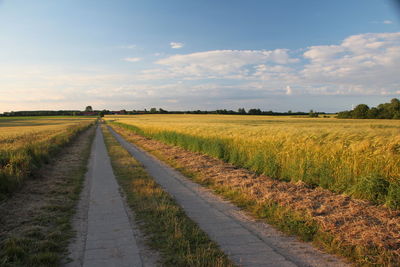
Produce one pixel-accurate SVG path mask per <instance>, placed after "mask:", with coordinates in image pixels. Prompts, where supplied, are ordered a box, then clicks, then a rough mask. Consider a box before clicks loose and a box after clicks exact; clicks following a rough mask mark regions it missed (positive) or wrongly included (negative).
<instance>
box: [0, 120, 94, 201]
mask: <svg viewBox="0 0 400 267" xmlns="http://www.w3.org/2000/svg"><path fill="white" fill-rule="evenodd" d="M93 122H94V118H84V117H82V118H75V117H13V118H0V199H2V198H4V197H5V196H6V195H7V194H10V193H11V192H12V191H13V190H15V188H17V187H18V186H19V185H20V184H21V183H22V182H23V180H24V178H26V177H27V176H29V175H30V174H31V173H32V171H34V170H35V169H37V168H39V167H40V165H41V164H42V163H43V162H47V161H48V160H49V158H50V157H51V156H52V155H53V154H54V153H55V152H57V151H58V150H59V149H60V147H62V146H63V145H65V144H67V143H68V142H69V141H70V140H71V139H72V138H73V137H75V136H76V135H77V134H78V133H79V132H81V131H82V130H83V129H86V128H87V127H88V126H89V125H90V124H92V123H93Z"/></svg>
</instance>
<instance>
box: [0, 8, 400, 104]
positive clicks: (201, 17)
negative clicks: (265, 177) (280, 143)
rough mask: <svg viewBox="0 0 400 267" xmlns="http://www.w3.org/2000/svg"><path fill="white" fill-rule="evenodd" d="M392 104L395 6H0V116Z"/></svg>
mask: <svg viewBox="0 0 400 267" xmlns="http://www.w3.org/2000/svg"><path fill="white" fill-rule="evenodd" d="M394 97H397V98H399V97H400V4H399V1H395V0H336V1H328V0H326V1H325V0H304V1H298V0H201V1H190V0H146V1H142V0H140V1H139V0H112V1H110V0H85V1H82V0H57V1H54V0H0V112H6V111H17V110H61V109H68V110H71V109H78V110H82V109H84V108H85V107H86V106H88V105H91V106H92V107H93V108H94V109H98V110H100V109H110V110H120V109H126V110H140V109H144V108H147V109H149V108H151V107H156V108H163V109H166V110H197V109H201V110H213V109H233V110H237V109H238V108H241V107H244V108H246V109H249V108H260V109H262V110H274V111H288V110H292V111H308V110H310V109H313V110H316V111H324V112H337V111H341V110H348V109H351V108H352V107H353V106H354V105H357V104H359V103H365V104H368V105H370V106H376V105H378V104H380V103H383V102H388V101H390V99H392V98H394Z"/></svg>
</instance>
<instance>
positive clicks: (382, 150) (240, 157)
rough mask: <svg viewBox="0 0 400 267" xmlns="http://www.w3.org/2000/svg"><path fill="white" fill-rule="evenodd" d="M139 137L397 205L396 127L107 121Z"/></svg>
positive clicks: (199, 119)
mask: <svg viewBox="0 0 400 267" xmlns="http://www.w3.org/2000/svg"><path fill="white" fill-rule="evenodd" d="M106 120H109V121H112V120H114V122H116V123H122V124H124V125H125V126H126V125H128V126H126V127H128V128H130V129H131V130H133V131H136V132H137V133H140V134H142V135H145V136H148V137H151V138H155V139H158V140H161V141H163V142H166V143H168V144H172V145H178V146H181V147H183V148H185V149H188V150H191V151H195V152H201V153H204V154H207V155H210V156H213V157H217V158H221V159H223V160H225V161H226V162H229V163H232V164H234V165H236V166H240V167H245V168H248V169H250V170H252V171H255V172H257V173H263V174H266V175H268V176H271V177H274V178H277V179H281V180H285V181H294V182H296V181H303V182H305V183H307V184H309V185H311V186H313V187H314V186H321V187H323V188H326V189H329V190H332V191H334V192H337V193H346V194H348V195H351V196H353V197H356V198H361V199H367V200H370V201H372V202H374V203H379V204H385V205H387V206H389V207H392V208H399V207H400V122H399V121H397V120H390V121H389V120H340V119H335V118H290V117H269V116H229V115H226V116H221V115H136V116H108V117H107V118H106Z"/></svg>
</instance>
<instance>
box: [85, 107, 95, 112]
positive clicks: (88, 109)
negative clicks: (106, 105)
mask: <svg viewBox="0 0 400 267" xmlns="http://www.w3.org/2000/svg"><path fill="white" fill-rule="evenodd" d="M85 111H86V112H92V111H93V108H92V106H87V107H86V108H85Z"/></svg>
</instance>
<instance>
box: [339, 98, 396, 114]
mask: <svg viewBox="0 0 400 267" xmlns="http://www.w3.org/2000/svg"><path fill="white" fill-rule="evenodd" d="M338 118H353V119H366V118H369V119H400V100H399V99H397V98H393V99H392V100H391V101H390V103H383V104H379V105H378V106H377V107H376V108H375V107H373V108H369V107H368V106H367V105H365V104H360V105H357V106H356V107H355V108H354V109H353V110H351V111H342V112H339V113H338Z"/></svg>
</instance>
